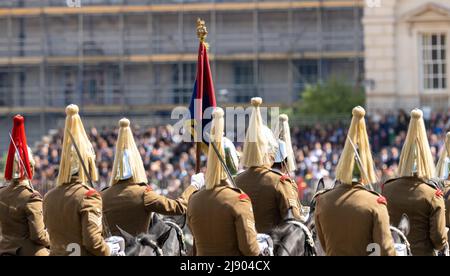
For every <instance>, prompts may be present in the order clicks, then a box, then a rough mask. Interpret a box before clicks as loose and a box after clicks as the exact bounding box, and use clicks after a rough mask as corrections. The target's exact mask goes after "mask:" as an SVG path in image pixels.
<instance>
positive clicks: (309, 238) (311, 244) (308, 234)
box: [286, 220, 317, 256]
mask: <svg viewBox="0 0 450 276" xmlns="http://www.w3.org/2000/svg"><path fill="white" fill-rule="evenodd" d="M286 222H287V223H290V224H293V225H295V226H297V227H300V229H302V231H303V233H305V236H306V243H307V245H308V246H309V250H307V251H308V252H309V253H310V254H311V256H316V255H317V253H316V247H315V245H314V239H313V235H312V233H311V231H310V230H309V229H308V227H306V225H304V224H303V223H301V222H299V221H296V220H288V221H286Z"/></svg>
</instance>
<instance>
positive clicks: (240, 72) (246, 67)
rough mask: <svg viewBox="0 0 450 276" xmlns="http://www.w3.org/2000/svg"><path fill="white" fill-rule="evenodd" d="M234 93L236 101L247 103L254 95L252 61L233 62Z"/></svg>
mask: <svg viewBox="0 0 450 276" xmlns="http://www.w3.org/2000/svg"><path fill="white" fill-rule="evenodd" d="M233 75H234V86H235V87H234V89H233V90H234V94H235V101H236V102H237V103H248V102H249V101H250V99H251V98H252V97H254V96H256V89H255V81H254V80H255V74H254V70H253V63H252V62H236V63H234V64H233Z"/></svg>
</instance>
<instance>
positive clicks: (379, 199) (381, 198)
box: [357, 185, 387, 205]
mask: <svg viewBox="0 0 450 276" xmlns="http://www.w3.org/2000/svg"><path fill="white" fill-rule="evenodd" d="M357 188H358V189H360V190H363V191H366V192H368V193H371V194H372V195H374V196H375V198H376V200H377V203H378V204H383V205H387V199H386V198H385V197H384V196H383V195H381V194H380V193H378V192H376V191H374V190H369V189H367V188H366V187H365V186H362V185H361V186H357Z"/></svg>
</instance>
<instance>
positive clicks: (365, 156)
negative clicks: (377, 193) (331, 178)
mask: <svg viewBox="0 0 450 276" xmlns="http://www.w3.org/2000/svg"><path fill="white" fill-rule="evenodd" d="M352 115H353V118H352V121H351V123H350V128H349V130H348V137H347V139H346V140H345V146H344V149H343V151H342V154H341V157H340V158H339V162H338V164H337V167H336V179H337V180H339V181H341V182H342V183H345V184H352V181H353V169H354V167H355V157H356V155H355V151H354V149H353V146H352V143H353V144H354V145H355V146H357V147H358V150H359V156H360V158H361V163H362V164H361V165H362V170H363V172H361V175H362V180H363V182H369V183H363V184H372V183H375V182H376V181H377V178H376V174H375V170H374V166H373V159H372V153H371V151H370V145H369V137H368V136H367V130H366V122H365V120H364V116H365V115H366V111H365V110H364V108H362V107H361V106H357V107H355V108H353V110H352ZM349 138H350V139H351V141H350V140H349ZM366 174H367V175H366Z"/></svg>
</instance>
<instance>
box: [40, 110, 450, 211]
mask: <svg viewBox="0 0 450 276" xmlns="http://www.w3.org/2000/svg"><path fill="white" fill-rule="evenodd" d="M366 117H367V130H368V133H369V140H370V144H371V147H372V152H373V155H374V159H375V164H376V165H375V166H376V168H377V174H378V178H379V179H380V181H383V180H386V179H388V178H391V177H394V176H395V170H396V168H397V165H398V162H399V157H400V152H401V148H402V145H403V141H404V139H405V137H406V131H407V128H408V123H409V116H408V114H407V113H405V112H403V111H400V112H398V113H395V114H394V113H392V114H383V115H381V114H379V113H375V114H372V115H371V116H366ZM449 118H450V113H437V114H430V115H429V116H427V118H426V124H427V131H428V138H429V142H430V147H431V151H432V153H433V156H434V157H435V158H436V159H437V156H438V153H439V151H440V150H441V148H442V145H443V140H444V136H445V133H446V131H447V130H449V129H450V120H449ZM349 124H350V118H349V119H348V120H347V121H343V122H334V123H327V124H316V125H312V126H311V125H309V126H295V125H294V122H293V123H292V125H291V128H292V130H291V135H292V142H293V147H294V153H295V157H296V160H297V170H296V172H295V181H296V182H297V184H298V187H299V191H300V198H301V199H302V200H303V201H304V202H308V200H309V199H310V198H311V195H312V193H313V191H314V190H315V184H316V183H317V181H318V180H319V179H320V178H322V177H324V178H325V179H326V180H328V181H332V180H333V179H334V170H335V167H336V165H337V162H338V160H339V156H340V152H341V150H342V148H343V145H344V142H345V139H346V132H347V128H348V126H349ZM87 131H88V135H89V136H90V139H91V142H92V144H93V146H94V148H95V150H96V153H97V155H96V156H97V165H98V169H99V178H100V179H99V181H98V182H97V184H96V185H97V187H96V188H97V189H99V190H101V189H103V188H105V187H107V186H108V185H109V180H110V178H111V173H112V172H111V169H112V164H113V160H114V147H115V142H116V138H117V132H118V129H114V128H91V129H88V130H87ZM133 131H134V135H135V139H136V144H137V145H138V148H139V151H140V153H141V156H142V159H143V161H144V166H145V169H146V171H147V176H148V179H149V183H150V184H151V185H153V188H154V189H157V190H159V191H160V192H161V193H163V194H165V195H168V196H173V197H176V196H178V194H179V193H180V191H182V190H183V189H184V188H185V187H186V186H187V185H189V180H190V176H191V175H192V174H193V173H194V167H195V148H194V147H193V144H192V143H184V142H182V141H181V137H180V136H179V135H177V134H173V131H172V127H171V126H161V127H148V128H144V127H135V128H134V130H133ZM61 144H62V131H61V130H60V131H59V132H58V133H56V134H54V135H50V136H46V137H44V138H43V139H42V142H40V143H39V144H38V146H37V148H36V149H35V151H34V154H35V159H36V174H35V178H34V186H35V187H36V188H37V189H39V190H40V191H41V192H43V193H45V192H46V191H47V190H49V189H50V188H51V187H53V186H54V184H55V181H56V177H57V173H58V164H59V162H60V159H59V158H60V156H61V155H60V150H61V146H62V145H61ZM241 146H242V145H237V148H238V150H240V149H241ZM202 164H203V165H204V164H205V157H203V160H202ZM203 167H204V166H203Z"/></svg>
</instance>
